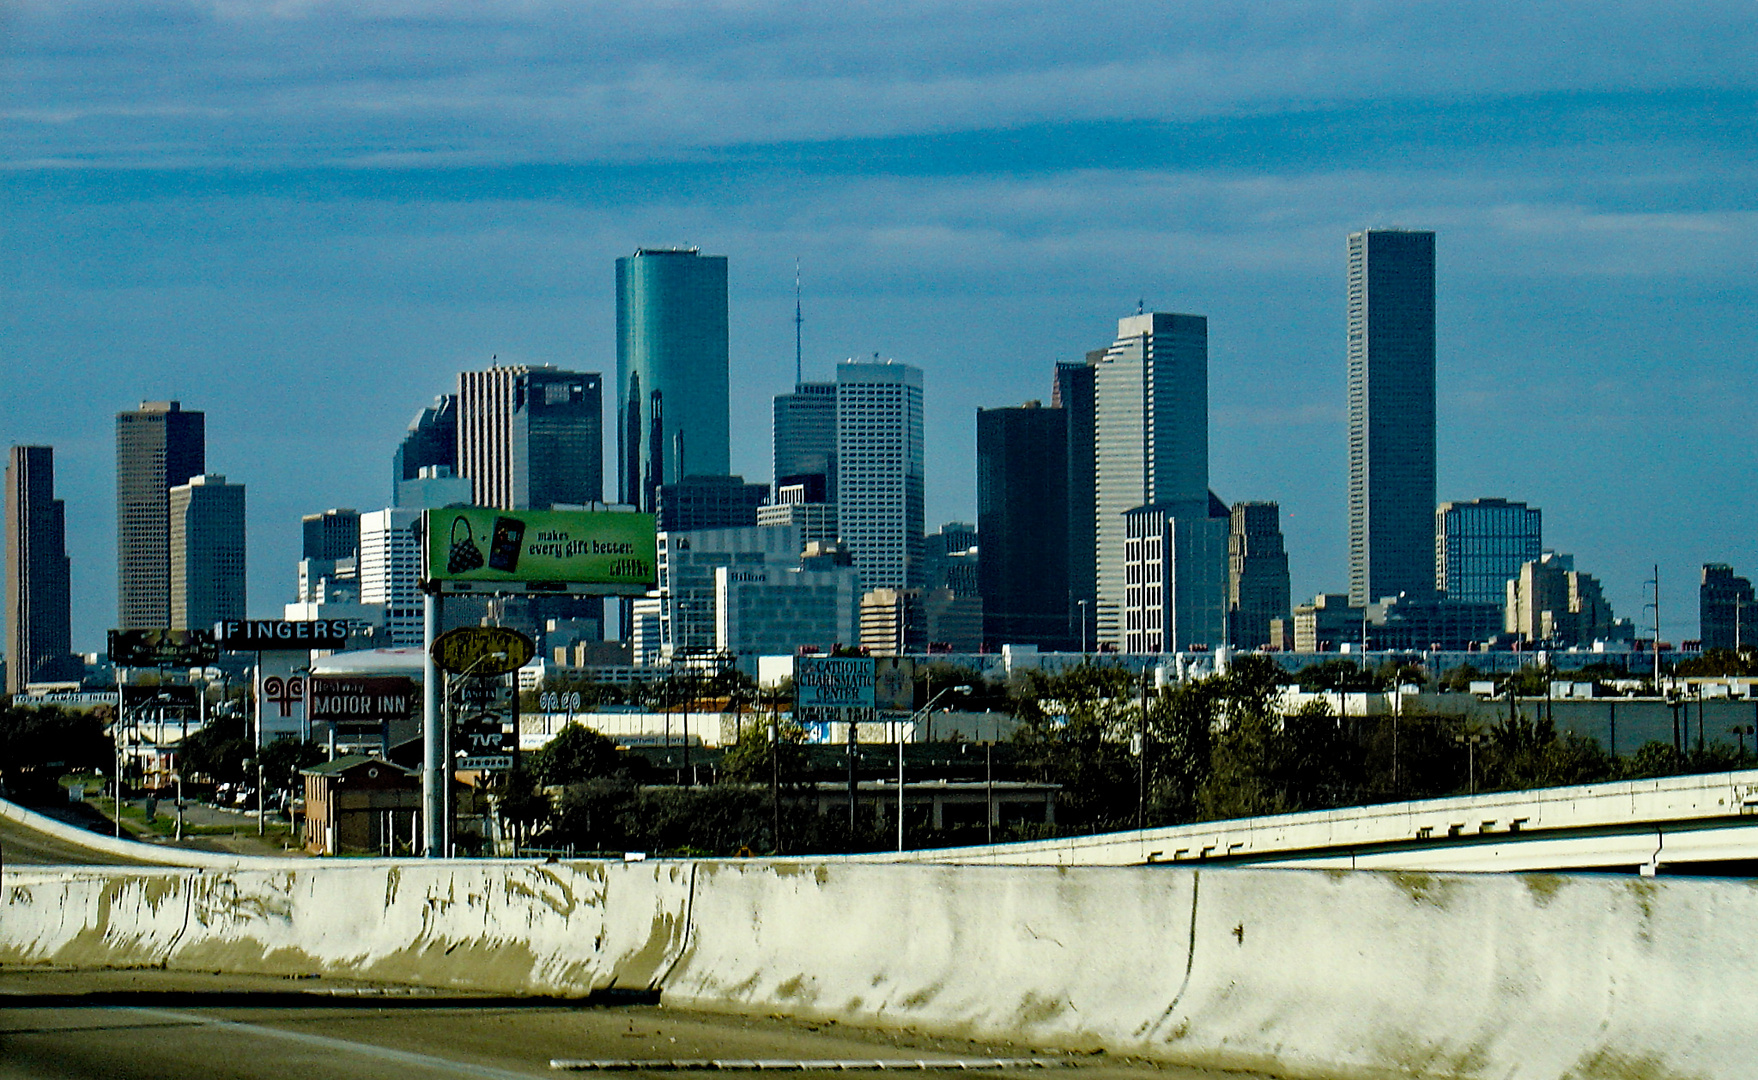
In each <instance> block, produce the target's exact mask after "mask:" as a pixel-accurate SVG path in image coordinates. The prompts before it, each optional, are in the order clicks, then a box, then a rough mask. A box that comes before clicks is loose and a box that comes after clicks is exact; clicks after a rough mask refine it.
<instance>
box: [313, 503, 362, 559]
mask: <svg viewBox="0 0 1758 1080" xmlns="http://www.w3.org/2000/svg"><path fill="white" fill-rule="evenodd" d="M299 524H300V528H301V530H302V532H303V534H304V540H305V544H304V549H303V553H302V555H301V557H302V558H306V559H347V558H352V557H353V556H354V555H356V554H358V553H359V551H360V511H358V510H349V509H346V508H334V509H330V510H325V511H324V512H323V513H321V514H306V515H305V516H304V517H302V518H300V519H299Z"/></svg>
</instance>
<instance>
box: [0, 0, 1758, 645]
mask: <svg viewBox="0 0 1758 1080" xmlns="http://www.w3.org/2000/svg"><path fill="white" fill-rule="evenodd" d="M1755 55H1758V19H1755V18H1754V17H1753V11H1752V7H1751V5H1750V3H1749V2H1737V3H1736V2H1727V3H1712V2H1710V3H1689V2H1684V3H1680V2H1673V3H1615V2H1612V3H1597V4H1591V5H1587V4H1578V3H1558V2H1546V0H1539V2H1532V0H1523V2H1519V3H1512V2H1500V0H1486V2H1479V3H1438V2H1425V0H1398V2H1385V3H1381V2H1372V0H1358V2H1300V0H1283V2H1274V3H1250V2H1235V3H1224V4H1223V3H1180V2H1153V3H1148V2H1135V0H1113V2H1110V3H1106V4H1103V5H1094V4H1066V3H1005V2H998V0H961V2H947V3H930V2H892V3H859V2H855V3H844V4H836V5H828V4H807V3H764V2H759V0H739V2H724V3H707V2H695V3H681V2H670V3H667V2H657V3H645V4H640V5H633V4H606V3H592V2H587V0H570V2H549V0H504V2H498V3H483V2H481V0H472V2H468V3H466V2H435V3H412V2H402V0H350V2H347V3H327V2H307V0H278V2H245V0H223V2H209V3H182V2H151V3H149V2H141V3H112V2H103V0H98V2H66V3H62V2H41V0H12V2H10V3H8V4H5V5H3V6H0V275H3V277H0V282H3V295H0V374H3V376H4V381H3V383H0V386H3V387H4V391H5V392H4V393H3V394H0V439H3V440H5V442H6V443H7V444H13V443H46V444H49V445H52V446H54V448H55V454H56V464H57V473H58V475H57V483H58V494H59V495H60V496H61V497H62V498H64V499H65V500H66V503H67V521H68V532H69V537H68V547H69V554H70V556H71V558H72V565H73V588H74V644H75V648H77V649H82V650H95V649H98V648H100V647H101V645H102V638H103V631H104V630H105V629H106V628H107V627H109V626H110V625H112V624H113V620H114V617H115V487H114V485H115V465H114V416H115V414H116V413H117V412H118V411H121V410H125V409H128V408H132V407H133V406H134V405H135V404H136V403H137V402H139V401H142V400H148V399H153V400H157V399H165V398H175V399H179V400H181V401H182V402H183V405H184V407H185V408H191V409H201V410H204V411H205V412H206V413H207V428H208V468H209V470H210V471H211V472H218V473H222V474H224V475H226V476H227V477H228V478H229V479H230V480H232V481H234V482H242V483H244V484H245V485H247V488H248V498H249V517H250V542H249V578H250V613H251V614H252V615H256V616H269V615H278V614H279V610H280V608H279V606H280V604H282V603H283V602H285V601H287V600H289V599H291V597H292V591H293V588H294V583H295V563H296V561H297V559H298V557H299V517H300V515H301V514H305V513H312V512H315V511H319V510H322V509H324V508H326V507H331V506H351V507H355V508H357V509H360V510H371V509H375V508H380V507H383V506H384V505H386V504H387V502H388V500H389V488H390V479H389V471H390V458H391V453H392V451H393V450H394V448H395V446H396V443H397V441H398V440H399V439H400V437H401V435H402V432H403V430H404V429H405V427H406V425H407V424H408V422H409V420H410V418H411V417H412V416H413V415H414V414H415V413H416V412H417V411H418V410H419V409H420V408H421V407H422V406H423V405H424V404H426V403H428V402H429V401H431V399H432V398H433V397H434V396H435V395H437V394H440V393H444V392H447V391H448V390H449V389H451V388H452V387H453V386H454V385H455V380H456V373H457V372H459V371H461V370H466V369H478V370H479V369H482V368H485V367H487V366H488V365H489V363H490V362H491V360H494V359H498V361H499V362H501V363H550V364H556V365H558V366H561V367H564V368H572V369H575V370H586V371H599V372H604V373H605V374H606V375H607V376H612V377H614V371H615V364H616V353H615V348H616V346H615V307H614V298H613V287H614V260H615V259H616V257H617V256H619V255H625V254H628V253H630V252H632V251H633V250H634V249H635V248H637V247H643V246H646V247H654V246H669V245H695V246H699V247H701V248H702V249H703V250H704V251H705V252H707V253H711V254H719V255H725V256H727V258H728V260H729V275H730V286H729V289H730V305H731V327H732V356H731V363H732V395H733V400H732V422H733V429H732V430H733V466H734V468H735V470H738V471H742V472H743V473H744V474H745V475H746V476H747V478H750V479H761V480H767V479H768V478H769V477H768V473H769V460H770V459H769V438H770V432H769V417H770V406H769V399H770V398H771V397H772V396H773V395H774V394H776V393H780V392H785V391H786V390H787V389H788V388H789V386H790V385H791V383H792V381H793V364H794V350H793V321H792V320H793V305H794V268H795V263H796V260H797V261H798V265H799V267H800V276H801V281H802V291H803V306H804V314H805V324H804V354H805V370H806V375H807V377H808V378H827V377H829V376H830V375H831V372H832V368H833V365H834V364H835V363H836V362H837V361H839V360H841V359H844V358H847V357H850V356H870V355H872V354H874V353H879V354H880V355H882V356H885V357H888V358H893V359H897V360H901V361H906V362H908V363H912V364H916V365H918V366H920V367H921V368H922V369H923V370H924V372H925V387H926V389H925V396H926V410H927V438H928V485H927V502H928V506H927V511H928V520H929V522H930V523H931V526H932V525H933V524H935V523H938V522H941V521H948V520H973V519H974V514H975V476H974V472H975V464H974V455H975V450H974V444H975V410H976V409H977V408H979V407H998V406H1006V405H1016V404H1020V403H1022V402H1024V401H1027V400H1030V399H1034V398H1036V399H1045V400H1047V399H1048V397H1049V392H1050V381H1051V370H1052V367H1053V365H1054V363H1055V362H1056V361H1058V360H1074V359H1079V358H1080V357H1081V356H1083V355H1084V354H1085V352H1086V351H1087V350H1089V349H1093V348H1098V347H1102V346H1104V345H1105V344H1107V343H1109V341H1110V340H1111V339H1112V337H1113V336H1114V335H1115V330H1116V320H1117V319H1118V318H1119V317H1121V316H1124V315H1127V314H1130V313H1132V312H1134V311H1135V309H1136V306H1137V304H1138V303H1141V304H1145V305H1146V307H1147V308H1148V309H1150V310H1162V311H1176V312H1186V313H1193V314H1201V315H1206V316H1207V317H1208V320H1209V347H1210V353H1209V380H1210V408H1211V417H1210V445H1211V474H1212V484H1211V486H1212V487H1213V488H1214V490H1215V491H1216V492H1217V493H1218V494H1219V495H1220V496H1221V497H1222V498H1223V499H1226V500H1227V501H1230V502H1231V501H1237V500H1242V499H1269V500H1275V501H1277V502H1279V503H1280V504H1281V508H1282V523H1283V530H1284V533H1285V534H1286V537H1287V543H1288V549H1289V554H1290V569H1291V575H1292V579H1293V589H1294V594H1295V596H1296V598H1297V599H1298V598H1302V597H1306V596H1311V595H1312V594H1314V593H1317V592H1320V591H1341V590H1343V589H1344V588H1345V587H1346V582H1347V567H1346V552H1345V540H1346V532H1347V519H1346V506H1345V498H1344V496H1345V473H1344V467H1345V453H1346V446H1345V421H1344V389H1345V373H1344V336H1343V334H1344V327H1343V322H1344V267H1345V249H1344V243H1345V238H1346V235H1347V234H1348V232H1350V231H1351V230H1354V229H1359V228H1362V227H1364V226H1402V227H1406V228H1420V229H1432V230H1433V231H1434V232H1435V233H1436V236H1437V241H1436V246H1437V256H1436V260H1437V294H1438V295H1437V310H1438V316H1437V317H1438V335H1437V336H1438V341H1437V351H1438V361H1437V381H1438V391H1437V394H1438V415H1439V431H1438V445H1439V477H1438V479H1439V495H1440V498H1442V499H1444V500H1445V499H1469V498H1477V497H1486V496H1500V497H1505V498H1512V499H1520V500H1525V501H1527V502H1529V503H1531V504H1533V505H1536V506H1539V507H1541V508H1542V509H1543V511H1544V525H1545V541H1546V546H1547V547H1551V548H1554V549H1557V550H1561V551H1566V552H1569V553H1572V554H1574V555H1575V557H1576V560H1577V565H1578V566H1579V567H1580V568H1581V569H1583V570H1586V571H1588V572H1590V573H1592V574H1594V575H1595V576H1596V577H1598V578H1599V579H1600V581H1601V582H1602V583H1603V584H1604V586H1605V589H1606V592H1607V595H1608V598H1609V599H1610V600H1611V602H1612V604H1613V606H1614V608H1615V610H1616V612H1617V613H1618V614H1619V615H1621V616H1629V617H1631V618H1633V619H1634V620H1635V621H1636V623H1637V625H1638V627H1647V626H1651V625H1652V623H1653V615H1652V613H1651V612H1647V611H1645V610H1644V604H1645V603H1646V602H1647V600H1648V597H1647V594H1646V586H1645V585H1644V582H1646V581H1647V580H1648V579H1650V578H1651V577H1653V576H1654V568H1655V567H1656V566H1658V568H1659V577H1660V580H1661V585H1662V591H1661V602H1662V612H1661V615H1662V619H1661V623H1662V630H1663V634H1664V636H1665V637H1667V638H1668V639H1670V640H1678V639H1681V638H1687V637H1694V636H1696V630H1697V625H1696V622H1697V620H1696V615H1697V605H1696V589H1695V586H1696V580H1697V574H1698V568H1699V566H1700V564H1702V563H1703V562H1706V561H1725V562H1731V563H1733V564H1734V566H1735V567H1736V569H1737V570H1739V571H1741V572H1745V573H1752V572H1758V551H1755V550H1754V549H1755V547H1758V507H1755V506H1754V500H1753V492H1754V490H1755V487H1758V485H1755V483H1754V481H1755V480H1758V470H1755V468H1754V456H1753V452H1752V445H1753V434H1754V431H1755V422H1758V402H1755V400H1754V398H1755V395H1754V393H1753V375H1754V372H1755V370H1758V368H1755V365H1754V361H1755V359H1758V356H1755V355H1754V354H1755V351H1758V330H1755V329H1754V326H1755V320H1754V318H1753V314H1754V300H1755V299H1758V296H1755V290H1758V284H1755V283H1758V64H1754V63H1753V62H1752V57H1753V56H1755ZM608 426H610V425H607V427H608ZM607 460H608V456H607ZM611 482H612V484H614V475H613V476H612V477H611Z"/></svg>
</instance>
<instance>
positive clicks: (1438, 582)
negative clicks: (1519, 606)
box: [1434, 499, 1544, 606]
mask: <svg viewBox="0 0 1758 1080" xmlns="http://www.w3.org/2000/svg"><path fill="white" fill-rule="evenodd" d="M1543 554H1544V514H1543V513H1542V512H1541V511H1540V510H1539V509H1538V508H1537V507H1535V506H1527V505H1526V504H1525V503H1522V502H1509V501H1508V500H1506V499H1473V500H1471V501H1470V502H1446V503H1442V504H1441V505H1440V506H1439V507H1437V508H1436V509H1435V512H1434V585H1435V588H1436V589H1438V590H1440V591H1441V592H1443V593H1445V594H1446V596H1447V599H1449V600H1452V601H1455V602H1457V603H1462V604H1495V605H1497V606H1500V605H1502V604H1503V603H1505V602H1506V599H1507V593H1508V582H1510V581H1512V580H1513V579H1514V578H1515V577H1517V576H1519V573H1520V568H1521V567H1522V566H1524V565H1526V564H1527V563H1529V562H1531V561H1532V560H1534V559H1536V558H1539V557H1540V556H1542V555H1543Z"/></svg>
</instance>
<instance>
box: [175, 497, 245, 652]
mask: <svg viewBox="0 0 1758 1080" xmlns="http://www.w3.org/2000/svg"><path fill="white" fill-rule="evenodd" d="M169 502H170V518H171V544H170V548H171V629H173V630H211V629H213V625H214V624H215V623H217V622H220V621H222V620H225V619H242V618H244V608H245V575H244V485H243V484H228V483H226V478H225V477H224V476H219V475H216V474H213V473H203V474H202V475H200V476H192V477H190V478H189V482H188V483H186V484H178V485H177V486H176V487H173V488H172V489H171V492H170V497H169Z"/></svg>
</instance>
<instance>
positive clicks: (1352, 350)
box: [1348, 229, 1435, 607]
mask: <svg viewBox="0 0 1758 1080" xmlns="http://www.w3.org/2000/svg"><path fill="white" fill-rule="evenodd" d="M1348 292H1349V312H1348V359H1349V597H1350V602H1351V603H1352V604H1354V605H1356V606H1358V607H1359V606H1361V605H1363V604H1366V603H1367V602H1368V601H1370V600H1375V599H1378V598H1380V597H1382V596H1396V595H1398V594H1399V593H1411V594H1415V593H1417V592H1419V591H1421V590H1424V589H1432V588H1433V587H1434V577H1435V573H1434V535H1433V531H1432V526H1433V521H1434V511H1435V405H1434V393H1435V389H1434V388H1435V373H1434V368H1435V347H1434V341H1435V337H1434V327H1435V315H1434V311H1435V308H1434V233H1432V232H1413V231H1404V230H1383V229H1369V230H1364V231H1362V232H1358V233H1351V234H1350V235H1349V286H1348Z"/></svg>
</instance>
